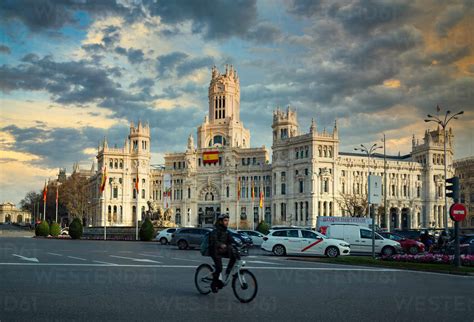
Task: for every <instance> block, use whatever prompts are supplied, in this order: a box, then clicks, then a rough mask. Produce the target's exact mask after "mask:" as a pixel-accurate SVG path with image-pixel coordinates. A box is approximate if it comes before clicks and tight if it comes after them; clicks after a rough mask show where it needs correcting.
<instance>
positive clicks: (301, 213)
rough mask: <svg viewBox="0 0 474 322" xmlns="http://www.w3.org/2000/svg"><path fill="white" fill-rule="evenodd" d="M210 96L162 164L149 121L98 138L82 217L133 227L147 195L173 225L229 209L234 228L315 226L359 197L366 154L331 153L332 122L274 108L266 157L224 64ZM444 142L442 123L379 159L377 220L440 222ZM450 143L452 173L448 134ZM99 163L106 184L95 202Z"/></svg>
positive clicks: (334, 144) (375, 164) (206, 220)
mask: <svg viewBox="0 0 474 322" xmlns="http://www.w3.org/2000/svg"><path fill="white" fill-rule="evenodd" d="M208 98H209V108H208V115H206V116H205V117H204V122H203V123H202V124H201V125H200V126H199V127H198V128H197V144H195V143H194V138H193V135H190V136H189V138H188V142H187V148H186V151H184V152H181V153H168V154H166V155H165V164H164V165H163V166H156V167H153V166H151V165H150V146H151V145H150V128H149V126H148V125H144V124H142V123H140V122H139V123H138V125H137V126H134V124H132V125H131V126H130V134H129V136H128V138H127V139H126V140H125V143H124V146H123V147H122V148H111V147H109V146H108V144H107V141H106V140H104V143H103V145H102V146H101V147H99V148H98V155H97V160H98V171H97V172H96V175H95V176H92V177H91V178H90V181H89V185H88V191H89V196H90V198H89V199H90V200H89V204H88V205H89V209H88V210H89V218H88V219H89V221H90V222H92V224H93V225H97V226H101V225H103V223H104V217H103V214H104V212H105V213H107V214H108V216H107V219H108V222H107V225H113V226H133V225H134V224H135V218H136V217H135V216H136V214H137V213H138V214H139V218H140V219H141V216H142V214H143V213H144V211H145V210H146V209H148V206H147V202H148V201H150V200H152V201H155V202H157V203H159V205H160V206H161V208H162V209H164V208H169V209H171V210H172V214H173V215H172V220H174V221H175V222H176V224H178V225H181V226H199V225H207V224H211V223H212V222H213V221H214V218H215V216H216V214H218V213H228V214H229V215H230V217H231V221H232V223H233V224H234V225H235V224H238V225H239V226H243V225H246V226H248V227H250V226H251V225H252V220H251V218H252V217H253V216H254V218H256V219H259V218H260V220H261V219H265V220H266V221H267V222H270V223H272V224H277V223H278V224H285V223H287V224H297V225H306V226H315V223H316V217H317V216H341V215H348V213H347V211H346V210H345V209H344V208H343V207H342V206H341V205H342V203H341V199H343V198H345V197H344V196H353V195H355V196H359V197H360V199H364V198H365V196H364V195H366V186H367V165H368V160H367V157H366V156H365V155H362V154H355V153H346V152H342V151H339V135H338V128H337V124H336V123H335V124H334V128H333V129H332V131H331V132H326V131H325V130H323V131H318V129H317V126H316V122H314V121H312V123H311V127H310V128H309V130H308V131H303V130H301V129H300V128H299V125H298V120H297V114H296V111H294V110H293V109H291V108H289V107H288V108H287V109H285V110H280V109H278V108H277V109H276V110H275V111H274V113H273V123H272V125H271V126H272V129H273V144H272V153H273V156H272V163H270V159H269V151H268V150H267V148H266V147H265V146H262V147H251V144H250V139H251V136H250V132H249V131H248V130H247V129H246V128H245V127H244V124H243V123H242V122H241V120H240V85H239V78H238V76H237V72H236V71H235V70H234V69H233V67H232V66H230V67H227V66H226V70H225V73H223V74H220V73H219V71H218V70H217V69H216V68H215V67H214V68H213V69H212V78H211V82H210V85H209V92H208ZM443 138H444V135H443V131H442V130H441V129H436V130H434V131H430V130H426V132H425V134H424V137H423V139H422V141H421V142H419V141H418V140H417V139H415V138H414V137H413V142H412V151H411V153H409V154H407V155H403V156H387V157H386V165H387V169H386V173H387V188H388V189H387V206H388V207H387V209H388V210H389V211H388V215H387V216H384V215H381V216H379V217H378V223H380V225H381V226H384V227H387V226H390V227H391V228H421V227H443V226H444V210H443V209H444V195H443V194H444V189H443V180H444V178H443ZM448 140H449V142H448V165H449V167H448V171H449V176H451V175H452V173H453V168H452V167H451V165H452V162H453V152H452V151H453V150H452V147H453V134H452V132H451V130H450V131H449V133H448ZM370 163H371V164H370V169H371V173H373V174H379V175H383V173H384V158H383V155H381V154H376V155H374V156H373V157H372V158H371V159H370ZM105 166H106V167H107V174H108V182H107V185H106V187H105V191H104V194H103V196H104V197H103V198H102V199H101V198H100V194H99V186H100V180H101V176H102V169H103V168H104V167H105ZM137 178H138V180H139V193H138V194H136V192H135V188H134V186H135V180H136V179H137ZM239 186H240V189H239V188H238V187H239ZM252 186H253V187H254V198H253V199H252ZM239 190H240V198H238V197H237V193H238V191H239ZM260 191H262V193H263V195H264V200H263V205H262V208H260V207H259V196H260ZM168 192H169V194H168Z"/></svg>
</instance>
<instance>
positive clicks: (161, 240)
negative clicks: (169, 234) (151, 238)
mask: <svg viewBox="0 0 474 322" xmlns="http://www.w3.org/2000/svg"><path fill="white" fill-rule="evenodd" d="M160 243H161V245H166V244H168V240H167V239H166V238H165V237H161V239H160Z"/></svg>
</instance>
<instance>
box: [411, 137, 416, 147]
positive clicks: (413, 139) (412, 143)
mask: <svg viewBox="0 0 474 322" xmlns="http://www.w3.org/2000/svg"><path fill="white" fill-rule="evenodd" d="M415 143H416V142H415V134H413V136H412V138H411V146H412V147H415V145H416V144H415Z"/></svg>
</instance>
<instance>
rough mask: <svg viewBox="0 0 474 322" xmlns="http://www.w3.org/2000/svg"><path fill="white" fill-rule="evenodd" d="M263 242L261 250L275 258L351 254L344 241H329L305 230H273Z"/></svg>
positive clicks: (322, 236)
mask: <svg viewBox="0 0 474 322" xmlns="http://www.w3.org/2000/svg"><path fill="white" fill-rule="evenodd" d="M263 240H264V241H263V243H262V246H261V248H262V249H263V250H265V251H269V252H273V253H274V254H275V255H277V256H283V255H286V254H304V255H319V256H328V257H337V256H339V255H349V254H350V252H351V248H350V245H349V244H348V243H346V242H345V241H341V240H337V239H330V238H327V237H326V236H324V235H322V234H320V233H317V232H314V231H311V230H307V229H279V230H273V231H270V233H268V235H267V236H265V237H264V238H263Z"/></svg>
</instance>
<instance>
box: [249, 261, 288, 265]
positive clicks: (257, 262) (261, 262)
mask: <svg viewBox="0 0 474 322" xmlns="http://www.w3.org/2000/svg"><path fill="white" fill-rule="evenodd" d="M247 263H252V264H270V265H283V264H280V263H271V262H265V261H247Z"/></svg>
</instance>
